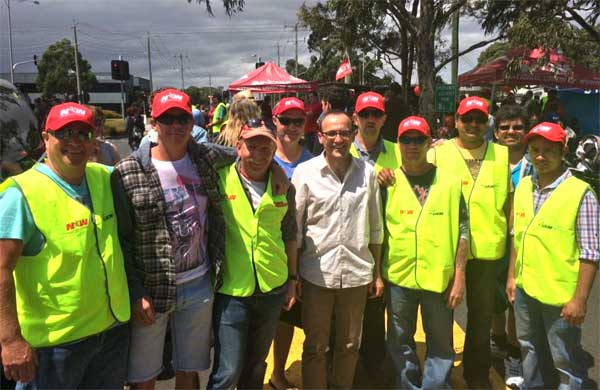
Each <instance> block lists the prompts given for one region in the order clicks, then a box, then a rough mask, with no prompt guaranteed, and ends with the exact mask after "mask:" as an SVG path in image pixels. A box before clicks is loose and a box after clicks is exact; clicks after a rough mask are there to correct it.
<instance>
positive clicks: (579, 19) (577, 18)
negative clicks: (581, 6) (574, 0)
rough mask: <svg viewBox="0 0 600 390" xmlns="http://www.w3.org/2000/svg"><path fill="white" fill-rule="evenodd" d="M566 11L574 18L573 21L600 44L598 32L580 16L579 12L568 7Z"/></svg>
mask: <svg viewBox="0 0 600 390" xmlns="http://www.w3.org/2000/svg"><path fill="white" fill-rule="evenodd" d="M565 9H566V11H567V12H568V13H569V14H571V17H573V19H574V20H575V21H576V22H577V24H579V25H580V26H581V28H583V29H584V30H585V31H586V32H587V33H588V34H590V36H591V37H592V38H593V39H594V40H595V41H596V42H598V43H600V34H599V33H598V31H596V29H595V28H594V26H591V25H589V24H588V22H586V21H585V19H584V18H583V17H582V16H581V15H579V14H578V13H577V11H575V10H574V9H573V8H571V7H566V8H565Z"/></svg>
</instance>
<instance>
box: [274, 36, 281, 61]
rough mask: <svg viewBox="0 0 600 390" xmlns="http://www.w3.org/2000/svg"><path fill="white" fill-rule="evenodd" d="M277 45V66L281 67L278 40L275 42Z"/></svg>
mask: <svg viewBox="0 0 600 390" xmlns="http://www.w3.org/2000/svg"><path fill="white" fill-rule="evenodd" d="M275 46H276V47H277V66H279V67H281V57H280V56H279V46H280V45H279V42H277V45H275Z"/></svg>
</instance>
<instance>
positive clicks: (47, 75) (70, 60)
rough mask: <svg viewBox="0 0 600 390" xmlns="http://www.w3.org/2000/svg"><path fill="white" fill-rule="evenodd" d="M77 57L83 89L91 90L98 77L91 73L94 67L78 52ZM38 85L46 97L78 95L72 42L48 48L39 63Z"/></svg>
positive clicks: (56, 44)
mask: <svg viewBox="0 0 600 390" xmlns="http://www.w3.org/2000/svg"><path fill="white" fill-rule="evenodd" d="M77 57H78V58H79V80H80V82H81V89H82V90H83V91H85V90H89V89H90V88H91V87H92V86H93V85H94V84H95V83H96V76H95V75H94V73H92V71H91V69H92V66H91V65H90V63H89V62H87V61H86V60H85V59H84V58H83V57H82V56H81V53H79V52H78V53H77ZM36 83H37V85H38V86H39V87H40V89H41V90H42V93H43V94H44V96H52V95H55V94H67V95H76V94H77V78H76V75H75V58H74V55H73V46H72V44H71V41H69V40H68V39H66V38H65V39H63V40H61V41H58V42H56V43H54V44H52V45H50V46H48V49H46V51H45V52H44V54H43V55H42V59H41V60H40V62H39V63H38V78H37V81H36Z"/></svg>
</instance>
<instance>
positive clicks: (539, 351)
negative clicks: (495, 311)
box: [515, 288, 587, 390]
mask: <svg viewBox="0 0 600 390" xmlns="http://www.w3.org/2000/svg"><path fill="white" fill-rule="evenodd" d="M561 310H562V307H559V306H550V305H545V304H543V303H541V302H540V301H538V300H537V299H535V298H532V297H530V296H529V295H527V293H525V291H523V290H522V289H520V288H517V291H516V295H515V319H516V325H517V338H518V340H519V344H521V354H522V356H523V378H524V379H525V384H524V387H523V388H524V389H532V388H544V389H545V388H557V387H558V388H559V389H564V390H567V389H581V388H582V386H583V384H584V383H585V382H586V381H587V367H586V364H585V357H584V352H583V349H582V347H581V328H580V327H579V326H572V325H569V324H568V323H567V322H566V321H565V320H563V319H562V318H561V317H560V312H561ZM557 371H558V372H557Z"/></svg>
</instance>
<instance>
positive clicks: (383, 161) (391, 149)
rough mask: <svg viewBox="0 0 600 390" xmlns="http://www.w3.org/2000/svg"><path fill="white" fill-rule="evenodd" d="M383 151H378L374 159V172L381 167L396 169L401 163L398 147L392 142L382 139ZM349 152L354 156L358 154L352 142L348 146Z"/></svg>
mask: <svg viewBox="0 0 600 390" xmlns="http://www.w3.org/2000/svg"><path fill="white" fill-rule="evenodd" d="M383 145H384V148H385V152H383V151H382V152H381V153H379V156H377V161H375V172H377V173H379V171H381V170H382V169H383V168H389V169H396V168H398V167H400V166H401V165H402V158H401V157H400V149H399V148H398V145H396V144H395V143H393V142H390V141H386V140H383ZM350 154H351V155H352V156H354V157H356V158H359V156H358V150H356V146H355V145H354V143H353V144H352V145H351V146H350Z"/></svg>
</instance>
